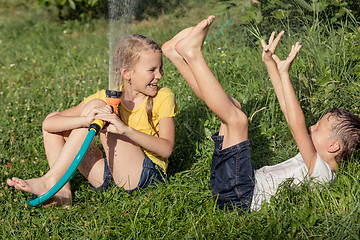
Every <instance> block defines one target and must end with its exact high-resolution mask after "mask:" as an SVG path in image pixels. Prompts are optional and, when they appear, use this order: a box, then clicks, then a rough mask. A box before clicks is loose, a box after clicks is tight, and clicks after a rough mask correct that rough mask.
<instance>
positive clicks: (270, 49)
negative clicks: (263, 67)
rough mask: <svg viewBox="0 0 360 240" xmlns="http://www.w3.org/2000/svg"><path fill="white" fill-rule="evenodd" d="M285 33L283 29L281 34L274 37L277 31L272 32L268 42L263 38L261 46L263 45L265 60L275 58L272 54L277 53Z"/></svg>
mask: <svg viewBox="0 0 360 240" xmlns="http://www.w3.org/2000/svg"><path fill="white" fill-rule="evenodd" d="M284 33H285V32H284V31H281V32H280V33H279V35H278V36H277V37H276V38H275V39H274V37H275V32H272V33H271V36H270V38H269V43H268V44H266V43H265V41H264V40H263V39H261V46H262V47H263V52H262V60H263V62H267V61H273V60H274V59H273V58H272V56H273V55H274V54H275V50H276V47H277V45H278V44H279V41H280V39H281V37H282V35H284Z"/></svg>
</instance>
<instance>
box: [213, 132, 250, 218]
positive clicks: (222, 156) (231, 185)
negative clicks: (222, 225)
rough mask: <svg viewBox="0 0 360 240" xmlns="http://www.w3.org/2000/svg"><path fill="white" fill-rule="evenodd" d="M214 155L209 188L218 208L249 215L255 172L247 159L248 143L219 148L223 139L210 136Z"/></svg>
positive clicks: (248, 156)
mask: <svg viewBox="0 0 360 240" xmlns="http://www.w3.org/2000/svg"><path fill="white" fill-rule="evenodd" d="M212 139H213V141H214V145H215V146H214V153H213V157H212V163H211V171H210V174H211V175H210V187H211V190H212V194H213V197H214V199H215V201H216V202H217V204H218V206H219V208H220V209H223V208H224V207H227V209H229V210H232V209H233V208H234V207H237V209H238V210H240V211H244V212H250V205H251V201H252V197H253V194H254V187H255V176H254V175H255V173H254V168H253V166H252V163H251V157H250V141H249V140H246V141H244V142H241V143H238V144H236V145H234V146H231V147H229V148H226V149H222V144H223V140H224V137H223V136H219V133H218V132H217V133H215V134H214V135H212Z"/></svg>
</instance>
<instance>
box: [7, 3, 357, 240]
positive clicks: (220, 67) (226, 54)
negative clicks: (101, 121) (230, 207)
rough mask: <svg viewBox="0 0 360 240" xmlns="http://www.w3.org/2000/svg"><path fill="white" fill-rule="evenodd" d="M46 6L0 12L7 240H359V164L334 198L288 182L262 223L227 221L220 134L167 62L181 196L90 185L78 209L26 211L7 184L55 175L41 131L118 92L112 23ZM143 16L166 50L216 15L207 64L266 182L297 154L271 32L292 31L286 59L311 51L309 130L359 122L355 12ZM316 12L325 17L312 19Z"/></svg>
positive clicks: (199, 9)
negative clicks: (328, 118) (232, 104)
mask: <svg viewBox="0 0 360 240" xmlns="http://www.w3.org/2000/svg"><path fill="white" fill-rule="evenodd" d="M93 2H97V1H93ZM301 2H305V3H307V4H308V5H306V4H305V5H304V4H302V5H301ZM40 3H41V4H40V5H39V4H38V1H35V0H33V1H22V0H14V1H5V0H0V68H1V71H0V100H1V102H2V104H1V106H0V109H1V113H2V114H1V115H0V172H1V188H0V208H1V211H0V222H1V224H0V232H1V233H2V234H1V236H2V238H4V239H39V238H48V239H50V238H52V239H114V238H129V239H134V238H135V239H138V238H140V239H161V238H165V239H178V238H190V239H203V238H204V239H208V238H209V239H229V238H239V239H253V238H254V239H265V238H266V239H268V238H271V239H272V238H275V239H284V238H285V239H294V238H300V239H309V238H316V239H358V238H359V229H360V222H359V219H360V217H359V215H360V214H359V213H360V212H359V209H360V208H359V198H358V196H359V189H360V188H359V176H360V170H359V169H360V168H359V158H360V156H359V153H357V154H355V156H354V157H353V158H352V159H351V160H350V162H349V163H348V164H347V165H344V166H343V167H342V168H341V169H340V171H339V172H338V173H337V178H336V180H335V182H334V183H333V184H332V185H331V186H325V187H324V188H322V189H318V188H310V187H309V186H308V185H307V184H304V185H301V186H298V187H290V183H291V181H289V182H287V183H285V184H284V185H283V187H282V188H281V189H280V190H279V193H278V194H277V196H276V197H274V198H272V199H271V202H270V203H269V204H265V205H264V206H263V208H262V209H261V210H260V211H258V212H254V213H251V214H249V215H247V214H242V215H241V214H239V213H238V212H236V211H232V212H229V211H227V210H224V211H221V210H219V209H217V207H216V204H215V203H214V201H213V199H212V197H211V191H210V189H209V169H210V162H211V154H212V148H213V146H212V142H211V140H210V136H211V134H212V133H213V132H214V131H216V129H217V128H218V126H219V120H218V119H217V118H216V117H215V116H214V115H213V114H212V113H211V112H210V111H209V110H208V109H207V108H206V106H205V105H204V104H203V103H201V102H200V101H199V100H198V99H197V98H196V97H195V95H194V94H193V93H192V91H191V89H190V88H189V87H187V86H186V84H185V82H184V81H183V80H182V78H181V76H180V75H179V73H178V72H177V71H176V69H175V68H174V67H173V66H172V64H171V63H170V62H169V61H168V60H167V59H165V58H164V64H165V66H164V69H165V75H164V78H163V80H162V81H161V82H162V83H161V84H162V85H164V86H168V87H170V88H171V89H172V90H173V91H174V93H175V95H176V100H177V104H178V106H179V110H180V112H179V115H178V116H177V117H176V130H177V132H176V146H175V150H174V154H173V155H172V157H171V159H170V166H169V175H170V183H169V184H159V185H158V186H157V187H150V188H148V189H146V190H143V191H139V192H137V193H136V194H135V195H134V196H129V195H127V194H126V193H124V192H123V191H122V190H120V189H117V188H115V187H112V188H110V189H108V190H106V191H102V192H99V191H94V190H92V189H91V188H90V187H89V185H88V183H87V182H86V181H85V180H84V179H83V177H82V176H81V175H80V174H78V175H76V176H75V177H74V178H73V179H72V180H71V184H72V190H73V201H72V205H71V208H70V209H62V208H56V207H53V208H47V209H44V208H30V207H29V206H27V204H26V199H27V197H29V196H28V194H25V193H22V192H18V191H16V190H14V189H10V188H8V187H7V186H6V179H7V178H9V177H12V176H20V177H22V178H32V177H37V176H41V175H43V174H44V173H45V172H46V171H47V170H48V165H47V162H46V157H45V151H44V149H43V142H42V133H41V123H42V120H43V119H44V118H45V116H46V115H47V114H48V113H50V112H53V111H61V110H64V109H66V108H69V107H71V106H74V105H76V104H78V103H79V102H80V101H81V100H82V99H83V97H85V96H88V95H90V94H91V93H93V92H95V91H97V90H98V89H103V88H107V85H108V80H107V79H108V64H109V63H108V59H109V52H108V27H109V26H108V21H107V20H106V16H105V17H104V16H102V15H101V14H94V15H92V14H91V11H95V10H89V13H87V12H86V14H85V13H84V10H81V7H80V6H81V5H82V4H84V5H86V4H88V5H89V3H90V1H75V0H74V1H73V3H74V4H76V8H75V9H72V10H76V11H79V12H77V13H72V14H70V16H73V18H66V17H65V14H63V15H59V14H58V9H59V8H61V7H59V6H58V5H60V6H63V8H71V6H70V1H59V2H55V1H40ZM56 3H58V5H56ZM61 3H64V4H63V5H61ZM137 3H138V4H140V5H141V4H143V6H142V7H144V6H155V7H157V8H154V7H153V8H149V9H147V10H146V8H144V10H143V11H142V15H141V17H135V18H134V19H133V20H134V21H133V23H132V24H128V25H126V28H128V31H129V32H136V33H140V34H143V35H146V36H149V37H151V38H153V39H154V40H155V41H157V42H158V43H159V44H163V43H164V42H165V41H166V40H168V39H170V38H171V37H172V36H173V35H174V34H176V33H177V32H178V31H180V30H181V29H183V28H185V27H188V26H190V25H194V24H196V23H197V22H198V21H200V20H201V19H202V18H204V17H206V16H207V15H209V13H215V14H217V18H216V20H215V22H214V24H213V26H212V28H211V30H210V32H209V37H208V39H207V41H206V44H205V46H204V52H205V56H206V59H207V61H208V64H209V66H210V67H211V69H212V70H213V72H214V74H215V75H216V76H217V78H218V79H219V80H220V82H221V83H222V85H223V87H224V88H225V90H226V91H227V92H228V93H229V95H231V96H233V97H235V98H236V99H238V100H239V101H240V103H241V104H242V105H243V109H244V111H245V113H246V114H247V115H248V116H249V119H250V129H249V135H250V140H251V142H252V158H253V164H254V167H255V168H259V167H261V166H264V165H269V164H276V163H278V162H281V161H284V160H286V159H288V158H289V157H292V156H293V155H294V154H296V153H297V151H298V150H297V148H296V145H295V143H294V141H293V140H292V137H291V134H290V132H289V129H288V127H287V125H286V124H285V121H284V117H283V116H282V113H281V111H280V108H279V106H278V103H277V101H276V97H275V95H274V92H273V89H272V88H271V84H270V82H269V81H268V76H267V73H266V69H265V67H264V66H263V64H262V62H261V49H259V46H260V40H259V39H261V38H264V39H266V38H267V37H268V36H269V34H270V33H271V31H273V30H275V31H279V30H281V29H284V30H286V36H284V37H283V39H282V41H281V43H280V46H279V47H278V55H279V56H280V57H285V56H287V54H288V51H289V49H290V47H291V45H292V44H293V43H294V42H296V41H300V42H301V44H302V45H303V48H302V50H301V52H300V54H299V56H298V57H297V59H296V60H295V62H294V64H293V67H292V72H291V78H292V81H293V84H294V87H295V90H296V93H297V95H298V98H299V100H300V102H301V104H302V107H303V111H304V113H305V114H306V117H307V119H306V120H307V124H308V125H309V126H310V125H311V123H314V122H315V121H317V119H319V118H320V117H321V116H322V115H323V114H324V113H325V112H327V111H328V110H329V109H331V108H333V107H342V108H347V109H349V110H351V111H353V112H354V113H356V114H358V115H359V114H360V110H359V96H360V94H359V92H360V87H359V85H360V81H359V74H360V63H359V61H360V60H359V53H360V40H359V39H360V34H359V32H360V28H359V25H358V22H357V20H358V19H359V18H358V16H359V7H358V5H357V1H356V0H353V1H341V0H339V1H331V0H328V1H325V0H324V1H316V2H312V1H296V0H294V1H291V0H282V1H281V0H272V1H259V2H258V4H255V3H252V2H251V1H247V0H246V1H240V0H238V1H235V0H234V1H215V0H211V1H206V0H198V1H190V0H184V1H160V0H159V1H139V2H137ZM151 4H154V5H151ZM311 4H313V5H311ZM314 4H315V5H314ZM316 4H317V5H316ZM140 5H139V6H138V8H139V9H141V6H140ZM94 6H95V5H94ZM309 6H310V7H311V6H318V8H313V9H314V10H311V9H310V10H309ZM320 6H322V7H320ZM154 9H158V11H154ZM161 9H164V10H163V11H161ZM316 9H317V10H316ZM320 10H321V11H320ZM69 11H70V10H69ZM82 11H83V12H82ZM70 12H71V11H70ZM151 12H153V13H151ZM81 14H83V15H81Z"/></svg>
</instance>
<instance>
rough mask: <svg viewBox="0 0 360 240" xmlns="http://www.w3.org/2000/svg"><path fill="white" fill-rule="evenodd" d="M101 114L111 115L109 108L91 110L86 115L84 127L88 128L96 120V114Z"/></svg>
mask: <svg viewBox="0 0 360 240" xmlns="http://www.w3.org/2000/svg"><path fill="white" fill-rule="evenodd" d="M101 113H111V108H110V110H109V108H106V107H95V108H93V109H91V110H90V111H89V112H88V114H87V115H86V117H85V118H86V120H85V122H86V126H85V127H88V126H90V124H91V123H92V122H93V121H94V120H95V119H97V118H96V117H95V116H96V115H98V114H101Z"/></svg>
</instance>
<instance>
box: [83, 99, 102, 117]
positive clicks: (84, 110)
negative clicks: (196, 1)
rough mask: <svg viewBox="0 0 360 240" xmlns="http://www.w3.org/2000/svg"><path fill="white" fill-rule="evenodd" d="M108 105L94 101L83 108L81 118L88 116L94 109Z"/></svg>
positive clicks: (100, 101)
mask: <svg viewBox="0 0 360 240" xmlns="http://www.w3.org/2000/svg"><path fill="white" fill-rule="evenodd" d="M106 105H107V104H106V102H105V101H103V100H101V99H93V100H91V101H89V102H88V103H86V105H85V106H84V107H83V109H82V110H81V116H86V115H87V114H88V113H89V112H90V110H91V109H93V108H96V107H105V106H106Z"/></svg>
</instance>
